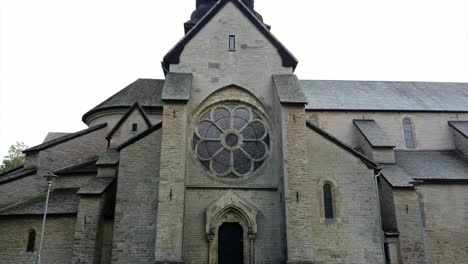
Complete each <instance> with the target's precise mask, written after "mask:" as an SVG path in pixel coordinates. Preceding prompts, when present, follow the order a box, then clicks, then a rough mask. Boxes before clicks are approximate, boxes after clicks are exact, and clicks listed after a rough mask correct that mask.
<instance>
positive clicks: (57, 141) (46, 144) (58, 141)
mask: <svg viewBox="0 0 468 264" xmlns="http://www.w3.org/2000/svg"><path fill="white" fill-rule="evenodd" d="M106 126H107V124H106V123H104V124H99V125H96V126H93V127H90V128H87V129H84V130H81V131H78V132H76V133H72V134H67V135H65V136H63V137H59V138H56V139H53V140H50V141H47V142H44V143H42V144H40V145H37V146H35V147H32V148H28V149H26V150H24V151H23V153H28V152H35V151H41V150H44V149H47V148H50V147H53V146H56V145H58V144H61V143H64V142H66V141H68V140H72V139H74V138H77V137H81V136H83V135H86V134H88V133H91V132H93V131H96V130H99V129H102V128H104V127H106Z"/></svg>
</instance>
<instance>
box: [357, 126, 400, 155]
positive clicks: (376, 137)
mask: <svg viewBox="0 0 468 264" xmlns="http://www.w3.org/2000/svg"><path fill="white" fill-rule="evenodd" d="M353 123H354V125H355V126H356V127H357V128H358V130H359V132H361V134H362V135H363V136H364V138H365V139H366V140H367V142H369V144H370V145H371V146H372V147H374V148H379V147H390V148H391V147H395V143H393V142H392V140H391V139H390V138H389V136H388V135H387V133H385V131H384V130H383V129H382V128H381V127H380V126H379V124H377V122H375V121H374V120H353Z"/></svg>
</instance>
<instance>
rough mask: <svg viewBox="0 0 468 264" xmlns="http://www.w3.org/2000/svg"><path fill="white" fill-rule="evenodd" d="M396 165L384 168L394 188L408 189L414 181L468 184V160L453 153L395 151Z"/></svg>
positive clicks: (383, 172)
mask: <svg viewBox="0 0 468 264" xmlns="http://www.w3.org/2000/svg"><path fill="white" fill-rule="evenodd" d="M395 159H396V164H395V165H386V166H382V174H383V175H384V177H385V178H386V179H387V180H388V181H389V182H390V184H391V185H392V186H394V187H408V186H411V184H410V182H412V181H414V180H422V181H426V182H434V181H439V182H451V181H467V182H468V158H467V157H466V156H463V154H461V153H459V152H457V151H455V150H453V151H403V150H401V151H395Z"/></svg>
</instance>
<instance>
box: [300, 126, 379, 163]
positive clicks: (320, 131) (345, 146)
mask: <svg viewBox="0 0 468 264" xmlns="http://www.w3.org/2000/svg"><path fill="white" fill-rule="evenodd" d="M306 125H307V127H309V128H310V129H312V130H314V131H315V132H317V133H318V134H319V135H321V136H323V137H324V138H326V139H328V140H329V141H331V142H333V143H335V144H336V145H337V146H339V147H340V148H342V149H344V150H346V151H348V152H349V153H350V154H351V155H353V156H355V157H356V158H358V159H360V160H361V161H362V162H363V163H364V164H366V166H367V167H368V168H369V169H377V168H378V167H379V165H378V164H377V163H375V162H373V161H372V160H370V159H369V158H367V157H366V156H364V155H363V154H361V153H360V152H358V151H356V150H355V149H353V148H352V147H351V146H349V145H348V144H346V143H344V142H343V141H341V140H339V139H338V138H336V137H335V136H333V135H331V134H329V133H327V132H326V131H325V130H323V129H321V128H319V127H318V126H316V125H314V124H312V123H310V122H309V121H307V122H306Z"/></svg>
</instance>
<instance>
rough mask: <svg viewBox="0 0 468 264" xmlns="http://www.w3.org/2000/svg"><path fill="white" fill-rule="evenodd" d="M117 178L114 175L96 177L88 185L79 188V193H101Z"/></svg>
mask: <svg viewBox="0 0 468 264" xmlns="http://www.w3.org/2000/svg"><path fill="white" fill-rule="evenodd" d="M114 180H115V178H113V177H95V178H93V179H91V180H90V181H89V182H88V183H87V184H86V185H84V186H83V187H81V188H80V189H79V190H78V192H77V193H78V194H79V195H99V194H102V193H103V192H104V191H105V190H106V189H107V187H109V186H110V185H111V184H112V182H114Z"/></svg>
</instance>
